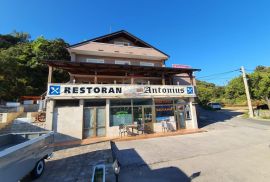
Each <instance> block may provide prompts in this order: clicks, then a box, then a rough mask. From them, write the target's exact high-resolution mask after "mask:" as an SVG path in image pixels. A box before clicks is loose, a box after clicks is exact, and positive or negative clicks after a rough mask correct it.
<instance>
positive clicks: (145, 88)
mask: <svg viewBox="0 0 270 182" xmlns="http://www.w3.org/2000/svg"><path fill="white" fill-rule="evenodd" d="M48 90H49V91H48V94H47V96H48V97H69V96H72V97H89V98H91V97H104V98H109V97H112V98H113V97H137V96H140V97H159V96H169V97H170V96H171V97H174V96H175V97H177V96H178V97H179V96H183V97H194V96H195V93H194V87H193V86H181V85H96V84H92V85H89V84H69V85H66V84H61V85H60V84H50V85H49V87H48Z"/></svg>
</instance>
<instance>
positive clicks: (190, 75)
mask: <svg viewBox="0 0 270 182" xmlns="http://www.w3.org/2000/svg"><path fill="white" fill-rule="evenodd" d="M188 75H189V78H190V84H191V85H193V84H194V82H193V79H194V78H193V74H192V72H191V73H189V74H188Z"/></svg>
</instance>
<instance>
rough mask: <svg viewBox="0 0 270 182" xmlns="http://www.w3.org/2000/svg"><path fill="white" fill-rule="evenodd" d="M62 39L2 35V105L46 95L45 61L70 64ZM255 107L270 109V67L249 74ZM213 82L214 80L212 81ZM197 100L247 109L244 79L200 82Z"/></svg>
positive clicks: (61, 76)
mask: <svg viewBox="0 0 270 182" xmlns="http://www.w3.org/2000/svg"><path fill="white" fill-rule="evenodd" d="M67 46H68V44H67V43H66V42H65V41H64V40H63V39H54V40H48V39H45V38H44V37H42V36H41V37H38V38H36V39H34V40H31V36H30V35H29V34H28V33H25V32H16V31H15V32H13V33H11V34H7V35H1V34H0V103H1V102H2V101H16V100H18V99H19V98H20V96H25V95H33V96H38V95H41V94H43V93H44V92H45V91H46V87H47V76H48V67H47V65H45V64H42V61H44V60H70V56H69V53H68V51H67V49H66V47H67ZM247 76H248V82H249V85H250V91H251V95H252V100H253V102H254V104H261V103H266V104H268V105H269V106H270V100H269V98H270V67H265V66H258V67H257V68H256V69H255V70H254V72H253V73H251V74H248V75H247ZM53 79H54V80H53V81H54V82H65V81H68V80H69V76H68V73H66V72H65V71H62V70H55V71H54V75H53ZM210 82H211V80H210ZM197 90H198V100H199V103H200V104H202V105H205V104H207V103H208V102H211V101H212V102H221V103H223V104H227V105H246V95H245V90H244V84H243V80H242V77H241V76H239V77H236V78H233V79H232V80H230V81H229V83H228V84H227V85H226V86H216V85H215V84H213V83H209V82H205V81H200V80H197Z"/></svg>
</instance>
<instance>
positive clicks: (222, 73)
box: [197, 69, 240, 79]
mask: <svg viewBox="0 0 270 182" xmlns="http://www.w3.org/2000/svg"><path fill="white" fill-rule="evenodd" d="M235 71H240V69H236V70H232V71H226V72H223V73H216V74H212V75H207V76H201V77H197V79H199V78H207V77H213V76H217V75H224V74H228V73H233V72H235Z"/></svg>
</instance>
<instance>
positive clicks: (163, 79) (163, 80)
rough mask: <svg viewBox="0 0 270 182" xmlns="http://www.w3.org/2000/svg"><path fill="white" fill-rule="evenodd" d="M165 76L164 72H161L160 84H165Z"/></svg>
mask: <svg viewBox="0 0 270 182" xmlns="http://www.w3.org/2000/svg"><path fill="white" fill-rule="evenodd" d="M165 84H166V83H165V76H164V72H162V85H165Z"/></svg>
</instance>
